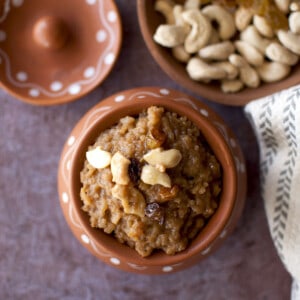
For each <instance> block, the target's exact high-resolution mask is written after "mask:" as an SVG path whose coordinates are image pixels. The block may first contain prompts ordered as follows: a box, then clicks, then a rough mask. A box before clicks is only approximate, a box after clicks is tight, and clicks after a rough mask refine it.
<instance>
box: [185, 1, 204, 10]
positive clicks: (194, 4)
mask: <svg viewBox="0 0 300 300" xmlns="http://www.w3.org/2000/svg"><path fill="white" fill-rule="evenodd" d="M200 5H201V0H186V1H185V3H184V9H186V10H188V9H198V8H199V6H200Z"/></svg>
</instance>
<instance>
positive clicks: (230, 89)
mask: <svg viewBox="0 0 300 300" xmlns="http://www.w3.org/2000/svg"><path fill="white" fill-rule="evenodd" d="M243 87H244V84H243V82H242V81H241V80H239V79H235V80H228V79H224V80H222V82H221V89H222V91H223V92H224V93H236V92H238V91H240V90H241V89H242V88H243Z"/></svg>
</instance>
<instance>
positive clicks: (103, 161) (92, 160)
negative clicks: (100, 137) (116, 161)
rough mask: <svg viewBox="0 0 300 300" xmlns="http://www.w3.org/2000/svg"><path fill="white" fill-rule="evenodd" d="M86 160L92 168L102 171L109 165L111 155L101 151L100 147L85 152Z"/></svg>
mask: <svg viewBox="0 0 300 300" xmlns="http://www.w3.org/2000/svg"><path fill="white" fill-rule="evenodd" d="M86 159H87V161H88V162H89V164H90V165H91V166H92V167H94V168H96V169H104V168H106V167H108V166H109V165H110V162H111V154H110V153H109V152H107V151H104V150H102V149H101V148H100V147H96V148H95V149H93V150H90V151H87V152H86Z"/></svg>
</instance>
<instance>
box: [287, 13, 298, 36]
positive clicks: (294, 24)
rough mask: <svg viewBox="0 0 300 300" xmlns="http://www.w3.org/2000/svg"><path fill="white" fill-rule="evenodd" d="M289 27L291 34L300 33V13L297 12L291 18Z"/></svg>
mask: <svg viewBox="0 0 300 300" xmlns="http://www.w3.org/2000/svg"><path fill="white" fill-rule="evenodd" d="M289 27H290V30H291V32H293V33H296V34H299V33H300V11H296V12H293V13H291V14H290V16H289Z"/></svg>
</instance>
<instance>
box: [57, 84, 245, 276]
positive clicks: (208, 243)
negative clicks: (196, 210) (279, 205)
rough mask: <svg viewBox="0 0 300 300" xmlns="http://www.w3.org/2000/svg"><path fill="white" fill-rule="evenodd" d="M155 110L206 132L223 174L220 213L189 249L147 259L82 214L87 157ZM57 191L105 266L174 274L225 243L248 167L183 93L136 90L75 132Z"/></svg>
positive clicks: (226, 133) (227, 135) (212, 118)
mask: <svg viewBox="0 0 300 300" xmlns="http://www.w3.org/2000/svg"><path fill="white" fill-rule="evenodd" d="M151 105H159V106H163V107H164V108H165V109H166V110H169V111H174V112H176V113H178V114H179V115H184V116H187V117H188V118H189V119H190V120H192V121H193V122H194V123H195V124H196V125H197V126H198V127H199V129H200V130H201V131H202V133H203V135H204V137H205V138H206V140H207V142H208V144H209V145H210V147H211V149H212V150H213V152H214V154H215V155H216V157H217V158H218V160H219V162H220V163H221V165H222V168H223V188H222V195H221V199H220V204H219V207H218V209H217V211H216V213H215V214H214V215H213V216H212V217H211V219H210V220H209V221H208V223H207V225H206V226H205V227H204V229H203V230H202V231H201V232H200V233H199V235H198V236H197V237H196V238H195V239H194V240H193V241H192V242H191V243H190V245H189V246H188V248H187V249H186V250H184V251H182V252H180V253H178V254H176V255H173V256H168V255H166V254H164V253H163V252H162V251H157V252H155V253H154V254H152V255H150V256H149V257H147V258H142V257H141V256H140V255H139V254H138V253H137V252H136V251H135V250H134V249H131V248H130V247H128V246H126V245H124V244H120V243H119V242H118V241H117V240H116V239H115V238H114V237H113V236H111V235H107V234H105V233H103V231H102V230H100V229H95V228H92V227H91V226H90V224H89V217H88V215H87V213H86V212H84V211H82V210H81V206H82V202H81V200H80V195H79V194H80V188H81V183H80V175H79V174H80V171H81V170H82V168H83V163H84V160H85V153H86V151H87V149H88V146H89V145H92V144H93V143H94V142H95V139H96V138H97V137H98V136H99V134H100V133H101V131H103V130H104V129H106V128H109V127H110V126H112V125H113V124H115V123H117V122H118V120H119V119H120V118H122V117H124V116H127V115H137V114H138V113H140V112H141V111H142V110H144V109H146V108H147V107H149V106H151ZM58 190H59V196H60V204H61V208H62V210H63V214H64V216H65V219H66V221H67V223H68V225H69V227H70V228H71V230H72V231H73V233H74V235H75V237H76V238H77V239H78V240H79V241H80V242H81V244H82V245H83V246H85V247H86V248H87V249H88V250H89V251H90V252H91V253H92V254H94V255H95V256H96V257H98V258H99V259H101V260H102V261H104V262H105V263H107V264H109V265H111V266H114V267H117V268H120V269H122V270H126V271H132V272H136V273H141V274H158V273H166V272H174V271H178V270H181V269H184V268H187V267H189V266H192V265H194V264H195V263H197V262H198V261H200V260H202V259H203V258H205V257H206V256H208V255H210V254H211V253H212V252H213V251H214V250H215V249H217V247H218V246H219V245H220V244H221V243H222V242H223V241H224V239H225V238H226V237H227V236H228V234H229V233H230V232H231V230H232V229H233V227H234V226H235V224H236V222H237V220H238V217H239V216H240V214H241V212H242V208H243V205H244V200H245V195H246V170H245V162H244V158H243V155H242V152H241V150H240V147H239V145H238V142H237V140H236V138H235V137H234V135H233V134H232V132H231V130H230V129H229V128H228V127H227V126H226V124H225V123H224V122H223V121H222V119H221V118H220V117H219V116H217V114H216V113H215V112H213V111H212V110H211V109H210V108H209V107H207V106H206V105H204V104H202V103H200V102H199V101H197V100H195V99H193V98H191V97H190V96H188V95H185V94H183V93H181V92H177V91H174V90H169V89H164V88H155V87H151V88H146V87H145V88H136V89H131V90H127V91H123V92H120V93H117V94H115V95H112V96H110V97H108V98H107V99H105V100H103V101H101V102H100V103H99V104H97V105H96V106H94V107H93V108H92V109H91V110H90V111H89V112H88V113H87V114H86V115H85V116H84V117H83V118H82V119H81V120H80V121H79V122H78V124H77V125H76V126H75V128H74V129H73V131H72V132H71V134H70V136H69V138H68V139H67V141H66V144H65V146H64V149H63V151H62V155H61V160H60V165H59V171H58Z"/></svg>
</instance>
